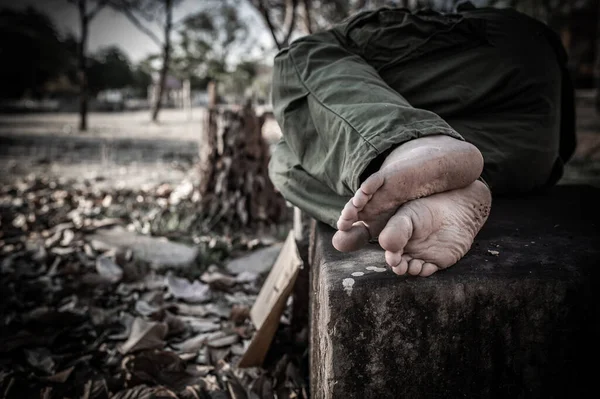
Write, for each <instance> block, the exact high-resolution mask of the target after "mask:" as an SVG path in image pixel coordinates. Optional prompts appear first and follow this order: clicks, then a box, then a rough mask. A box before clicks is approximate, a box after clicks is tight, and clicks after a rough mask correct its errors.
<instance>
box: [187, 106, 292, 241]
mask: <svg viewBox="0 0 600 399" xmlns="http://www.w3.org/2000/svg"><path fill="white" fill-rule="evenodd" d="M263 122H264V120H263V118H259V117H257V116H256V114H255V113H254V110H253V109H252V107H251V106H250V105H246V106H245V107H243V108H242V109H241V110H239V111H234V110H230V109H217V108H209V109H208V110H207V117H206V121H205V129H204V131H205V137H204V142H203V143H202V144H201V149H200V181H199V185H198V190H199V192H200V195H201V200H200V203H201V209H202V214H203V217H204V224H205V226H206V227H208V228H210V229H212V228H213V227H216V226H218V225H221V226H223V227H225V226H227V227H228V228H231V229H236V228H239V227H250V226H256V225H258V224H273V223H277V222H279V221H280V220H281V219H282V217H283V216H284V215H285V209H286V205H285V200H284V199H283V197H281V195H280V194H279V193H277V192H276V190H275V188H274V186H273V184H272V183H271V180H270V179H269V176H268V164H269V157H270V153H269V146H268V144H267V142H266V141H265V139H264V138H263V137H262V133H261V128H262V125H263Z"/></svg>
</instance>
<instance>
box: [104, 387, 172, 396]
mask: <svg viewBox="0 0 600 399" xmlns="http://www.w3.org/2000/svg"><path fill="white" fill-rule="evenodd" d="M165 398H175V399H177V395H175V394H174V393H173V392H171V391H170V390H168V389H167V388H164V387H148V386H146V385H138V386H137V387H134V388H131V389H126V390H124V391H121V392H117V393H116V394H115V395H114V396H112V397H111V399H165Z"/></svg>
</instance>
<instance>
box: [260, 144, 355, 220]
mask: <svg viewBox="0 0 600 399" xmlns="http://www.w3.org/2000/svg"><path fill="white" fill-rule="evenodd" d="M269 176H270V178H271V181H272V182H273V184H274V185H275V187H277V189H278V190H279V191H280V192H281V193H282V194H283V196H284V197H285V199H286V200H288V201H289V202H291V203H292V204H294V205H295V206H297V207H298V208H300V209H302V210H303V211H304V212H306V213H307V214H308V215H310V216H311V217H313V218H315V219H317V220H320V221H322V222H325V223H327V224H329V225H330V226H332V227H335V226H336V222H337V219H338V217H339V215H340V212H341V210H342V209H343V207H344V205H345V204H346V202H347V201H348V200H349V199H350V197H349V196H347V197H346V196H341V195H338V194H336V193H335V192H334V191H333V190H332V189H330V188H329V187H328V186H327V185H326V184H324V183H323V182H321V181H319V180H317V179H316V178H315V177H313V176H312V175H310V174H309V173H308V172H306V170H304V168H303V167H302V165H301V164H300V162H299V161H298V160H297V159H296V156H295V155H294V153H293V152H292V151H291V150H290V148H289V146H288V145H287V143H286V142H285V140H281V141H280V142H279V143H277V148H276V149H275V151H274V152H273V155H272V156H271V162H270V165H269Z"/></svg>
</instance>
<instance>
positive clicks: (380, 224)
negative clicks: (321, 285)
mask: <svg viewBox="0 0 600 399" xmlns="http://www.w3.org/2000/svg"><path fill="white" fill-rule="evenodd" d="M482 170H483V157H482V155H481V153H480V152H479V150H478V149H477V148H476V147H475V146H474V145H472V144H470V143H467V142H465V141H461V140H457V139H455V138H452V137H449V136H442V135H436V136H428V137H422V138H419V139H415V140H411V141H409V142H407V143H404V144H402V145H400V146H399V147H398V148H396V149H394V150H393V151H392V152H391V153H390V155H388V156H387V157H386V159H385V160H384V162H383V164H382V166H381V168H380V169H379V171H377V172H375V173H374V174H372V175H371V176H369V177H368V178H367V179H366V180H365V181H364V182H363V183H362V184H361V186H360V188H359V189H358V191H357V192H356V193H355V195H354V196H353V197H352V199H350V201H348V203H347V204H346V206H345V207H344V209H343V210H342V213H341V215H340V218H339V220H338V222H337V227H338V230H339V231H338V232H337V233H336V234H335V236H334V238H333V246H334V247H335V248H336V249H337V250H338V251H342V252H350V251H355V250H357V249H360V248H361V247H363V246H364V245H365V244H366V243H367V242H368V241H369V239H370V238H375V237H377V236H378V235H379V233H380V232H381V231H382V230H383V228H384V227H385V225H386V223H387V221H388V220H389V219H390V218H391V217H392V215H394V212H395V211H396V209H398V207H399V206H400V205H402V204H403V203H405V202H407V201H410V200H413V199H416V198H421V197H425V196H428V195H431V194H435V193H440V192H444V191H448V190H453V189H456V188H462V187H466V186H467V185H469V184H470V183H472V182H473V181H475V180H476V179H477V178H478V177H479V176H480V175H481V171H482Z"/></svg>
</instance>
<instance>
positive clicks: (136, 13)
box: [116, 0, 181, 122]
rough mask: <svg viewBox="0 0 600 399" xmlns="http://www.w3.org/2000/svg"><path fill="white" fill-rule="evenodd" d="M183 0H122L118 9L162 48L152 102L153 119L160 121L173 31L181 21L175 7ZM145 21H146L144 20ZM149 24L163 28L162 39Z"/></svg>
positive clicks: (171, 49)
mask: <svg viewBox="0 0 600 399" xmlns="http://www.w3.org/2000/svg"><path fill="white" fill-rule="evenodd" d="M180 3H181V0H121V1H120V2H119V4H118V5H117V7H116V9H118V10H119V11H121V12H122V13H123V14H124V15H125V16H126V17H127V18H128V19H129V21H131V23H133V25H135V26H136V27H137V28H138V29H139V30H140V31H141V32H143V33H144V34H145V35H146V36H148V37H149V38H150V39H151V40H152V41H153V42H154V43H156V45H157V46H159V48H160V49H161V67H160V72H159V77H158V90H157V93H156V96H155V97H156V100H155V102H154V104H152V121H153V122H157V121H158V114H159V112H160V109H161V107H162V100H163V96H164V93H165V86H166V82H167V75H168V73H169V66H170V63H171V53H172V51H173V45H172V33H173V30H174V28H175V27H177V26H178V25H179V23H180V22H174V21H173V9H174V8H175V7H176V6H177V5H178V4H180ZM144 21H145V22H144ZM149 24H158V25H159V26H160V28H161V30H162V39H161V38H159V36H158V35H156V34H154V31H153V30H152V29H151V28H150V27H149V26H148V25H149Z"/></svg>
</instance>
